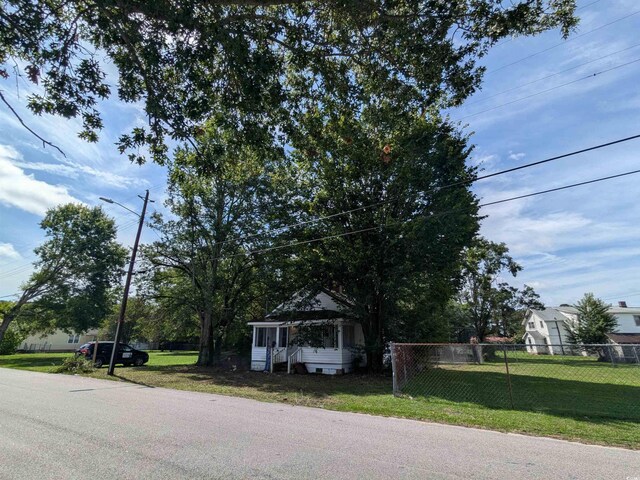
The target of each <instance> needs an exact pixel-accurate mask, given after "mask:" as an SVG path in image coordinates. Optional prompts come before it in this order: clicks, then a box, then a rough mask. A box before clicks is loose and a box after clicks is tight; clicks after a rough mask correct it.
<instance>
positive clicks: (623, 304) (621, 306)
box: [618, 300, 627, 308]
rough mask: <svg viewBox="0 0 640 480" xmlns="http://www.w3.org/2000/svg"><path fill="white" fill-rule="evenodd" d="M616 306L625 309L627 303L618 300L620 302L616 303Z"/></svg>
mask: <svg viewBox="0 0 640 480" xmlns="http://www.w3.org/2000/svg"><path fill="white" fill-rule="evenodd" d="M618 306H619V307H620V308H627V302H625V301H624V300H620V301H619V302H618Z"/></svg>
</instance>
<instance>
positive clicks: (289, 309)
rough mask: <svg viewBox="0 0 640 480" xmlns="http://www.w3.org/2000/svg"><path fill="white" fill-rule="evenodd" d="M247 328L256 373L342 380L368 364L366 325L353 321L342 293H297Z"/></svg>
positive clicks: (350, 308)
mask: <svg viewBox="0 0 640 480" xmlns="http://www.w3.org/2000/svg"><path fill="white" fill-rule="evenodd" d="M249 325H251V326H252V327H253V343H252V348H251V369H252V370H257V371H268V372H273V371H274V370H276V369H279V368H280V369H282V370H284V369H286V370H287V371H288V372H289V373H293V372H294V371H301V370H302V371H307V372H309V373H322V374H328V375H339V374H343V373H349V372H352V371H353V370H354V368H356V367H358V366H364V364H365V362H366V357H365V356H364V355H363V354H361V346H362V345H364V336H363V334H362V326H361V325H360V324H359V323H358V322H357V321H355V317H354V315H353V302H351V300H350V299H349V298H348V297H347V296H346V295H344V294H342V293H340V292H335V291H332V290H328V289H323V290H320V291H319V292H318V293H317V294H315V295H307V294H304V293H298V294H296V295H295V296H294V298H292V299H291V300H289V301H287V302H285V303H283V304H281V305H279V306H278V307H277V308H276V309H275V310H273V311H272V312H271V313H269V314H268V315H267V316H266V317H265V319H264V320H263V321H258V322H249ZM310 339H313V340H312V341H311V340H310Z"/></svg>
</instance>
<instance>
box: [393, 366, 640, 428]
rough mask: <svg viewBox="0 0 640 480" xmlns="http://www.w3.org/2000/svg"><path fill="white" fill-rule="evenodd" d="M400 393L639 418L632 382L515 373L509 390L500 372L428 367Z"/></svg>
mask: <svg viewBox="0 0 640 480" xmlns="http://www.w3.org/2000/svg"><path fill="white" fill-rule="evenodd" d="M402 393H404V394H407V395H411V396H413V397H424V398H427V399H428V398H434V399H442V400H446V401H451V402H458V403H461V402H464V403H472V404H478V405H482V406H484V407H488V408H497V409H510V410H522V411H533V412H539V413H546V414H550V415H555V416H561V417H572V418H576V419H580V420H584V419H585V418H587V419H589V420H596V419H600V420H602V421H607V420H613V419H615V420H627V421H633V422H640V403H639V402H638V399H640V387H638V386H633V385H618V384H611V383H593V382H589V381H588V380H587V381H585V380H582V381H581V380H566V379H558V378H549V377H540V376H531V375H519V374H518V375H511V394H510V393H509V382H508V379H507V376H506V374H504V373H498V372H489V371H484V372H483V371H465V370H452V369H443V368H433V369H427V370H424V371H423V372H422V373H421V376H419V377H417V378H414V379H413V380H411V381H410V382H409V383H407V384H406V385H405V386H404V388H403V389H402ZM511 399H513V405H512V400H511Z"/></svg>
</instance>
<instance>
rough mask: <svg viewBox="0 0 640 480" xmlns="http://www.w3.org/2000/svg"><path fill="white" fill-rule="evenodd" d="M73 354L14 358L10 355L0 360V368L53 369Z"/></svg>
mask: <svg viewBox="0 0 640 480" xmlns="http://www.w3.org/2000/svg"><path fill="white" fill-rule="evenodd" d="M72 356H73V354H69V355H65V356H60V354H53V355H50V356H49V355H42V354H38V355H35V354H34V355H33V356H31V355H29V356H26V355H21V356H20V357H17V358H14V357H12V356H10V355H8V356H6V357H5V358H3V359H2V360H0V367H10V368H33V367H53V366H56V367H57V366H60V365H62V362H63V361H64V359H65V358H68V357H72Z"/></svg>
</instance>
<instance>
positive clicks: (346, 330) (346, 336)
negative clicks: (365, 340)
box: [342, 325, 356, 348]
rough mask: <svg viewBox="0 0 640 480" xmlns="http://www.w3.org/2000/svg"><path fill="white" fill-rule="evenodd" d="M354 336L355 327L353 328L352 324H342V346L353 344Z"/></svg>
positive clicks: (347, 346)
mask: <svg viewBox="0 0 640 480" xmlns="http://www.w3.org/2000/svg"><path fill="white" fill-rule="evenodd" d="M355 336H356V335H355V329H354V328H353V325H343V326H342V346H343V347H344V348H349V347H353V346H355V344H356V341H355Z"/></svg>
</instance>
